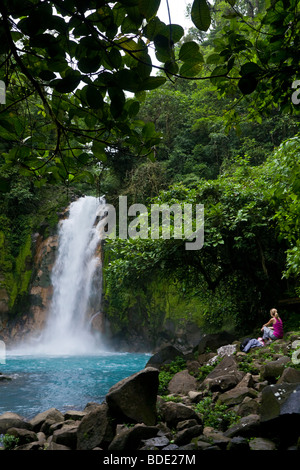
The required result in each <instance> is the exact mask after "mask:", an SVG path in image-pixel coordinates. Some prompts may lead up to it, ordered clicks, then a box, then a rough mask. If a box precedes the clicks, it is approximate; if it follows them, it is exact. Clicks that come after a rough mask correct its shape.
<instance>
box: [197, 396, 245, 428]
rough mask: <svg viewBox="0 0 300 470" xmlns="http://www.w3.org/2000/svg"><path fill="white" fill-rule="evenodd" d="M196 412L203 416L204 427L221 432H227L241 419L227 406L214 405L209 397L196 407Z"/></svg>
mask: <svg viewBox="0 0 300 470" xmlns="http://www.w3.org/2000/svg"><path fill="white" fill-rule="evenodd" d="M195 411H196V412H197V413H199V414H200V415H201V416H202V420H203V425H204V426H211V427H212V428H214V429H216V430H220V431H226V429H228V428H230V427H231V426H232V425H233V424H235V423H236V422H237V421H238V420H239V419H240V416H238V415H237V414H236V413H235V412H234V411H232V410H230V409H228V406H227V405H220V404H218V403H213V400H212V398H211V397H209V396H208V397H206V398H204V399H203V400H202V401H200V402H199V403H198V404H197V405H196V407H195Z"/></svg>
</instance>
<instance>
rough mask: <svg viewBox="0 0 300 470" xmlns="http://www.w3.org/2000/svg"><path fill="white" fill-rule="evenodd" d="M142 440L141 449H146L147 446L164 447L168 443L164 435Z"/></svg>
mask: <svg viewBox="0 0 300 470" xmlns="http://www.w3.org/2000/svg"><path fill="white" fill-rule="evenodd" d="M142 442H143V444H144V445H143V447H142V449H143V450H147V449H148V448H152V449H153V448H155V449H161V448H162V447H166V446H168V445H169V444H170V441H169V439H168V438H167V437H166V436H157V437H151V438H150V439H145V440H142Z"/></svg>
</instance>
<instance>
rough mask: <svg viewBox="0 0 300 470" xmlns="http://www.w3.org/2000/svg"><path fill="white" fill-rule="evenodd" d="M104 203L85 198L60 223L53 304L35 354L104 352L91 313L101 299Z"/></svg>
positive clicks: (73, 206)
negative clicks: (100, 218) (93, 301)
mask: <svg viewBox="0 0 300 470" xmlns="http://www.w3.org/2000/svg"><path fill="white" fill-rule="evenodd" d="M101 204H102V205H103V204H104V201H103V200H101V199H100V200H99V199H97V198H94V197H92V196H85V197H82V198H80V199H78V200H77V201H75V202H73V203H72V204H71V205H70V208H69V216H68V218H66V219H65V220H63V221H61V222H60V227H59V237H58V253H57V258H56V262H55V265H54V267H53V270H52V276H51V279H52V285H53V297H52V303H51V306H50V309H49V312H48V317H47V322H46V325H45V328H44V331H43V332H42V334H41V336H40V337H39V339H38V341H37V342H36V343H35V348H34V349H35V353H37V352H38V353H42V354H53V355H61V354H69V355H73V354H89V353H95V352H96V351H99V350H103V345H102V344H101V341H100V338H99V335H98V336H97V335H96V334H95V332H92V330H91V322H90V320H89V318H88V314H90V316H91V315H93V314H94V315H95V310H93V309H92V307H91V305H90V301H91V298H92V297H94V298H95V297H96V298H97V299H98V302H99V305H100V298H101V281H102V279H101V275H102V270H101V264H100V263H101V261H100V259H99V256H97V248H98V246H99V243H100V231H99V229H98V226H97V223H96V220H97V214H98V210H99V206H100V205H101ZM93 289H95V292H93Z"/></svg>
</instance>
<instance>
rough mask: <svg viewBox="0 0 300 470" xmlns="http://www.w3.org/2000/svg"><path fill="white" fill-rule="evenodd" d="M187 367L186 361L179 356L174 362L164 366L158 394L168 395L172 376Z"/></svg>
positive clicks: (160, 375) (160, 374) (160, 376)
mask: <svg viewBox="0 0 300 470" xmlns="http://www.w3.org/2000/svg"><path fill="white" fill-rule="evenodd" d="M185 368H186V361H185V360H184V359H182V358H181V357H180V356H178V357H177V358H176V359H175V360H174V361H173V362H171V363H170V364H168V365H165V366H163V368H162V370H161V371H160V373H159V376H158V378H159V387H158V394H159V395H166V394H167V393H168V385H169V382H170V380H171V379H172V377H173V376H174V375H175V374H177V372H180V371H181V370H184V369H185Z"/></svg>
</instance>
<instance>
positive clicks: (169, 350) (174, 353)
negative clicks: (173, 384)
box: [146, 346, 184, 369]
mask: <svg viewBox="0 0 300 470" xmlns="http://www.w3.org/2000/svg"><path fill="white" fill-rule="evenodd" d="M177 357H181V358H184V355H183V353H182V352H181V351H179V349H177V348H175V347H174V346H166V347H164V348H162V349H160V350H159V351H158V352H157V353H155V354H154V355H153V356H152V357H151V358H150V359H149V361H148V362H147V364H146V367H155V368H157V369H160V368H161V367H162V366H164V365H167V364H171V362H173V361H175V359H176V358H177Z"/></svg>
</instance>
